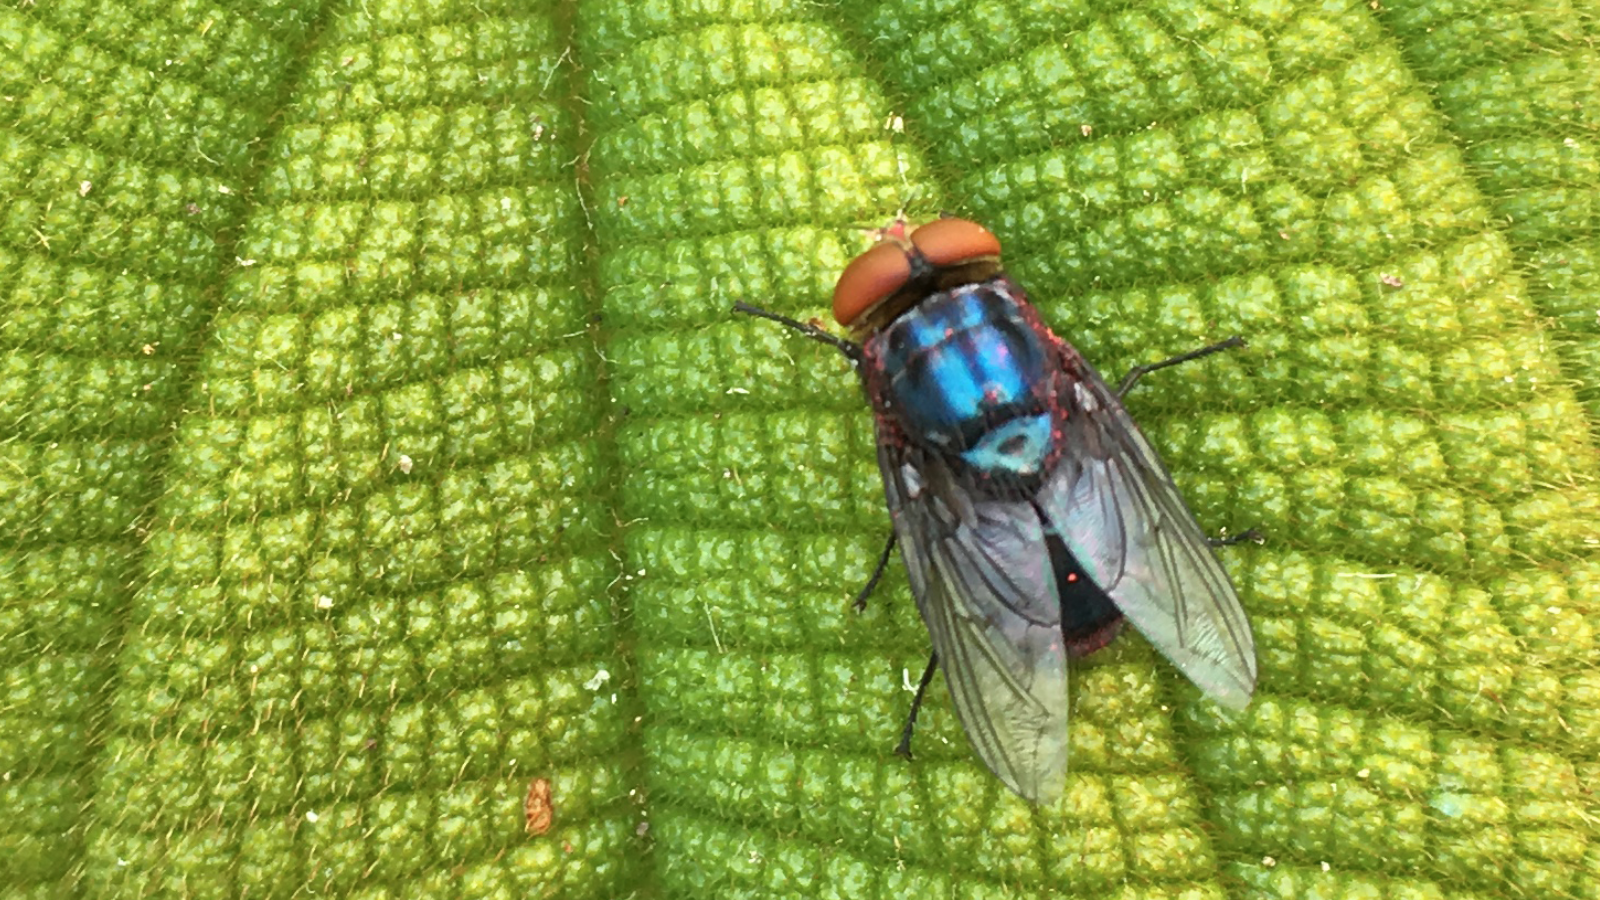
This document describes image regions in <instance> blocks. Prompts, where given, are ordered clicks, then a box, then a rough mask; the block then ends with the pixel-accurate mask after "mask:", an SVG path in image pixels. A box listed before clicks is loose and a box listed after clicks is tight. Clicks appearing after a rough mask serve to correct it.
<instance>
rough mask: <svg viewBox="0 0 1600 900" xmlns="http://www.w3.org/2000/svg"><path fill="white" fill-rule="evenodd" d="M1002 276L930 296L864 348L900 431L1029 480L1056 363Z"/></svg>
mask: <svg viewBox="0 0 1600 900" xmlns="http://www.w3.org/2000/svg"><path fill="white" fill-rule="evenodd" d="M1013 290H1014V288H1013V286H1012V285H1011V283H1010V281H1009V280H1006V279H999V278H997V279H992V280H990V281H985V282H981V283H978V284H972V285H965V286H962V287H959V288H956V289H954V290H950V291H943V292H939V293H935V294H932V295H930V296H928V297H927V299H925V300H923V301H922V302H921V303H918V304H917V305H916V306H914V307H912V308H911V309H909V310H907V311H906V312H905V313H904V314H903V315H901V316H900V317H899V318H898V319H896V320H895V321H894V322H892V323H891V324H890V325H889V326H888V327H887V328H885V329H884V330H883V331H881V332H879V333H878V334H876V335H874V336H873V337H872V338H871V339H870V341H869V346H868V347H867V348H866V349H867V353H868V355H869V357H873V358H875V360H876V362H877V364H878V365H879V366H880V367H881V368H880V371H881V373H882V376H883V381H882V382H881V384H882V386H883V389H884V391H885V393H886V394H887V397H886V398H885V399H887V400H888V406H889V409H891V410H893V412H894V415H895V416H896V417H897V418H898V420H899V423H900V426H901V427H902V428H903V429H904V430H905V431H906V433H907V434H908V435H909V436H911V437H912V438H913V439H915V440H917V441H918V442H920V443H923V444H925V445H929V446H931V447H933V448H935V449H938V450H941V451H944V452H947V453H951V454H955V455H959V456H960V457H961V458H962V459H964V460H965V461H966V462H967V463H968V464H969V465H971V466H972V467H973V468H975V469H977V470H978V471H980V472H984V473H992V474H1011V475H1021V476H1028V475H1036V474H1038V473H1039V472H1040V471H1041V470H1042V468H1043V466H1044V464H1045V461H1046V459H1047V457H1048V456H1049V455H1050V451H1051V440H1050V437H1051V430H1052V429H1051V421H1050V410H1049V404H1048V403H1047V399H1048V396H1049V391H1050V389H1051V385H1052V383H1053V382H1052V376H1053V373H1054V372H1056V371H1058V370H1059V363H1058V361H1057V360H1056V359H1055V354H1054V352H1053V351H1052V350H1051V347H1050V344H1049V343H1048V342H1047V340H1046V339H1045V337H1044V336H1043V335H1042V334H1041V333H1040V331H1039V329H1038V328H1036V327H1035V326H1034V324H1033V323H1032V322H1031V321H1030V320H1029V319H1028V318H1027V317H1026V315H1025V314H1024V312H1023V308H1022V307H1021V305H1020V304H1019V303H1018V302H1017V300H1018V298H1017V297H1016V296H1015V295H1014V294H1013V293H1012V291H1013Z"/></svg>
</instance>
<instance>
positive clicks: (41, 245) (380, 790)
mask: <svg viewBox="0 0 1600 900" xmlns="http://www.w3.org/2000/svg"><path fill="white" fill-rule="evenodd" d="M530 6H532V7H534V8H529V7H530ZM1596 37H1597V28H1596V18H1595V14H1594V11H1593V10H1592V9H1590V8H1588V7H1586V6H1584V5H1582V4H1569V3H1566V2H1564V0H1554V2H1545V3H1532V2H1526V0H1496V2H1490V0H1461V2H1446V0H1437V2H1423V0H1396V2H1391V0H1382V2H1379V0H1373V2H1370V3H1360V4H1350V3H1344V2H1341V3H1324V4H1317V3H1299V4H1296V3H1290V2H1286V0H1285V2H1274V0H1259V2H1249V3H1242V4H1241V3H1232V2H1229V3H1223V2H1200V3H1196V2H1193V0H1182V2H1179V0H1157V2H1149V3H1142V4H1139V5H1137V6H1130V5H1128V4H1125V3H1105V4H1099V3H1091V2H1086V0H1085V2H1072V0H987V2H977V3H971V2H964V3H957V2H945V0H939V2H887V0H886V2H878V3H873V2H839V3H798V2H795V3H784V2H779V0H746V2H738V0H727V2H717V0H704V2H696V3H689V2H667V0H647V2H639V0H595V2H586V3H582V4H573V3H543V4H520V3H499V4H497V3H495V2H493V0H478V2H471V3H466V2H454V0H439V2H435V3H427V4H422V3H415V2H411V0H373V2H363V3H358V4H349V5H328V6H322V5H317V4H314V3H298V4H297V3H296V2H295V0H276V2H270V3H267V4H254V5H250V6H245V7H239V8H232V7H227V6H223V5H217V4H209V3H205V2H182V3H178V4H176V5H173V4H168V3H155V2H150V0H135V2H122V3H94V2H79V0H38V2H37V3H35V2H30V0H23V2H20V3H16V4H12V5H11V6H8V7H6V8H4V9H0V429H3V430H0V809H4V810H5V811H6V812H7V815H6V816H5V817H4V819H3V821H0V897H5V898H12V897H15V898H24V897H39V898H44V897H51V898H54V897H82V898H101V897H121V896H160V897H193V898H202V897H239V896H245V897H252V898H259V897H266V898H280V897H281V898H289V897H298V896H303V895H309V894H313V893H314V894H316V895H318V896H334V897H349V898H380V897H398V896H402V895H403V896H438V897H457V896H467V897H505V898H513V897H530V896H532V897H625V896H650V897H719V898H721V897H742V896H748V897H766V896H795V897H840V898H844V897H849V898H857V897H896V898H898V897H938V898H958V897H959V898H968V897H1009V896H1081V897H1107V896H1111V897H1118V898H1129V900H1132V898H1168V897H1170V898H1179V897H1183V898H1221V897H1261V898H1267V897H1282V898H1302V897H1305V898H1310V897H1347V898H1360V897H1405V898H1445V897H1462V898H1468V897H1483V898H1488V897H1498V896H1513V897H1521V896H1526V897H1568V898H1600V826H1597V825H1596V822H1600V809H1597V802H1596V800H1595V791H1596V790H1597V789H1600V490H1597V487H1596V476H1597V474H1600V457H1597V455H1596V446H1597V445H1596V435H1597V434H1600V430H1597V428H1596V425H1597V423H1600V378H1597V377H1596V376H1595V373H1596V372H1597V371H1600V314H1597V312H1596V310H1600V161H1597V147H1600V119H1597V116H1600V113H1597V111H1600V53H1597V51H1596V50H1595V49H1594V44H1595V39H1596ZM902 206H909V207H910V208H911V210H912V211H913V213H914V214H917V215H921V216H927V215H932V214H933V213H934V212H935V211H937V210H940V209H950V210H959V211H961V212H963V214H965V215H968V216H970V217H973V218H976V219H978V220H980V221H983V222H984V223H986V224H988V225H989V226H990V227H992V228H993V230H994V231H995V232H996V233H997V234H999V235H1000V237H1001V238H1002V240H1003V241H1004V242H1005V246H1006V253H1007V263H1008V267H1009V268H1010V269H1011V270H1013V271H1014V273H1015V274H1016V275H1017V277H1018V278H1019V280H1020V281H1021V282H1022V283H1023V284H1024V285H1026V286H1027V288H1028V289H1029V291H1030V292H1031V294H1032V296H1033V297H1034V298H1035V299H1036V300H1037V302H1038V304H1039V306H1040V308H1041V310H1042V311H1043V312H1044V314H1045V316H1046V318H1047V319H1048V321H1050V322H1051V324H1052V326H1053V327H1054V328H1055V329H1056V331H1057V332H1058V333H1060V334H1062V335H1063V336H1065V337H1067V338H1068V339H1069V340H1071V341H1073V343H1074V344H1075V345H1076V346H1078V347H1079V348H1081V349H1082V350H1083V351H1084V352H1085V353H1086V354H1087V355H1088V356H1089V357H1090V358H1091V359H1092V360H1094V361H1095V363H1096V365H1098V366H1099V367H1100V368H1101V369H1102V370H1104V371H1106V372H1108V373H1112V374H1115V373H1118V372H1120V371H1122V370H1124V369H1125V368H1126V367H1128V366H1129V365H1132V364H1134V363H1137V362H1144V361H1150V360H1153V359H1158V358H1161V357H1163V356H1167V355H1170V354H1173V353H1177V352H1181V351H1184V350H1188V349H1191V348H1192V347H1195V346H1198V345H1200V344H1202V343H1206V342H1208V341H1211V340H1215V339H1217V338H1220V337H1223V336H1226V335H1230V334H1234V333H1239V334H1243V335H1245V336H1246V337H1247V338H1248V339H1249V342H1250V346H1249V348H1248V349H1247V350H1245V351H1243V352H1239V353H1235V354H1230V355H1227V356H1224V357H1221V358H1216V359H1211V360H1207V361H1206V362H1204V363H1199V364H1195V365H1193V366H1186V367H1183V368H1182V369H1179V370H1175V371H1170V372H1163V373H1161V374H1160V375H1159V376H1154V377H1152V379H1151V380H1150V381H1151V383H1150V384H1148V385H1145V386H1141V388H1140V389H1139V391H1137V392H1136V393H1135V394H1133V396H1132V399H1131V402H1132V405H1133V408H1134V412H1135V413H1136V414H1137V415H1138V416H1139V418H1140V421H1141V423H1143V424H1144V426H1145V428H1146V429H1147V431H1148V433H1149V434H1150V436H1151V439H1152V440H1153V441H1154V442H1155V444H1156V445H1157V446H1159V447H1160V448H1161V450H1162V452H1163V454H1164V455H1165V457H1166V458H1167V460H1168V462H1169V464H1170V465H1171V468H1172V470H1173V472H1174V475H1175V477H1176V478H1177V480H1178V482H1179V484H1180V485H1181V486H1182V487H1183V489H1184V490H1185V493H1186V496H1187V497H1188V498H1189V500H1190V502H1191V504H1192V506H1193V507H1194V509H1195V511H1196V513H1197V515H1198V516H1199V517H1200V519H1201V521H1202V522H1203V523H1205V524H1206V526H1207V527H1208V528H1222V527H1228V528H1234V529H1238V528H1244V527H1256V528H1258V529H1261V530H1262V531H1264V532H1265V533H1266V534H1267V535H1268V536H1269V540H1268V542H1267V543H1266V544H1265V545H1264V546H1261V547H1255V546H1249V545H1247V546H1244V547H1236V548H1233V549H1229V550H1226V551H1223V553H1225V557H1224V559H1225V562H1226V564H1227V565H1228V566H1229V568H1230V570H1231V571H1232V573H1233V575H1234V577H1235V580H1236V581H1237V582H1238V584H1239V586H1240V591H1241V595H1242V597H1243V599H1244V602H1245V605H1246V607H1247V608H1248V609H1249V611H1250V613H1251V616H1252V620H1253V622H1254V627H1255V629H1256V635H1257V641H1258V645H1259V648H1260V661H1261V686H1260V690H1259V693H1258V695H1257V698H1256V700H1255V702H1254V703H1253V704H1252V705H1251V707H1250V708H1249V709H1248V710H1247V711H1246V712H1244V713H1242V714H1239V715H1232V714H1225V713H1224V712H1222V711H1220V710H1218V709H1217V708H1215V707H1213V706H1211V705H1209V704H1208V703H1206V702H1205V701H1202V700H1201V699H1199V695H1198V693H1197V692H1196V691H1195V690H1194V689H1193V688H1191V687H1190V686H1188V685H1187V684H1186V683H1184V682H1183V680H1182V678H1181V676H1179V675H1177V674H1176V673H1175V672H1174V671H1173V670H1171V669H1170V667H1168V666H1167V665H1166V664H1165V663H1164V662H1161V661H1160V660H1159V658H1158V657H1157V655H1156V654H1154V653H1152V652H1151V650H1150V648H1149V647H1148V646H1147V645H1145V644H1144V643H1143V642H1142V641H1141V640H1140V639H1138V638H1137V637H1131V636H1130V637H1128V638H1125V639H1122V640H1119V641H1118V642H1117V644H1116V645H1114V647H1113V648H1112V649H1110V650H1108V651H1106V652H1104V653H1102V654H1097V655H1096V657H1095V658H1093V659H1092V660H1091V661H1089V663H1088V664H1087V665H1085V666H1084V667H1083V668H1082V669H1081V670H1080V671H1078V672H1076V673H1075V675H1074V680H1073V686H1074V694H1075V698H1074V703H1075V707H1074V711H1073V719H1072V726H1071V738H1072V772H1071V774H1070V776H1069V782H1068V786H1067V791H1066V795H1065V797H1064V798H1063V800H1062V801H1061V803H1060V804H1059V805H1058V806H1056V807H1054V808H1050V809H1041V810H1034V809H1032V808H1031V807H1028V806H1027V805H1025V804H1024V803H1022V801H1020V800H1018V799H1017V798H1015V797H1014V796H1012V795H1011V794H1009V793H1008V792H1006V791H1005V789H1004V788H1003V787H1002V786H1001V785H1000V784H999V782H998V781H996V780H995V779H994V778H993V777H992V776H990V775H989V773H988V772H987V771H986V770H985V769H984V768H983V767H982V765H981V764H980V763H978V762H977V761H976V760H975V758H974V757H973V755H972V753H971V752H970V751H969V749H968V747H967V745H966V743H965V740H964V738H963V736H962V734H961V731H960V727H959V725H958V723H956V722H955V720H954V717H953V716H952V715H951V712H950V705H949V698H948V696H947V694H946V693H945V692H944V690H943V687H942V685H939V686H936V688H935V690H934V691H933V693H932V694H931V695H930V700H929V703H928V705H927V706H926V707H925V708H924V711H923V719H922V720H921V722H920V724H919V730H918V739H917V756H916V759H915V760H914V761H913V762H910V763H907V762H905V761H902V760H900V759H898V758H896V757H894V756H893V754H892V753H891V749H892V747H893V746H894V743H895V740H896V737H897V735H898V732H899V728H900V724H901V718H902V716H903V715H904V713H905V710H906V708H907V705H908V701H909V694H908V693H906V690H905V687H906V683H905V682H906V680H907V679H908V678H910V679H912V680H914V678H915V674H916V672H917V671H919V670H920V669H919V667H920V665H921V662H922V660H923V659H924V653H925V652H926V635H925V632H924V631H923V629H922V626H921V623H920V621H919V620H918V618H917V616H916V614H915V612H914V607H913V605H912V604H911V603H910V602H909V596H908V588H907V586H906V582H905V579H904V577H903V575H902V574H900V573H899V572H898V571H892V573H891V575H890V577H889V578H888V579H886V581H885V583H884V584H883V585H882V586H881V587H880V589H879V591H878V593H877V594H876V595H875V597H874V598H873V600H872V603H871V605H870V607H869V608H868V610H867V611H866V612H865V613H863V614H861V615H856V614H854V613H852V612H851V611H850V609H849V602H850V599H851V597H852V596H853V595H854V593H855V591H856V589H857V588H858V587H859V586H860V584H861V583H862V581H863V579H864V578H865V577H866V575H867V573H868V572H869V571H870V570H871V566H872V563H873V561H874V559H875V558H876V554H877V552H878V549H879V547H880V546H881V543H880V542H881V540H882V538H883V536H884V533H885V529H886V528H887V516H886V515H885V513H884V511H883V508H882V499H881V498H882V494H881V488H880V487H879V485H878V484H877V473H876V467H875V465H874V453H873V434H872V421H871V416H870V414H869V413H868V411H867V410H866V408H865V405H864V403H863V401H862V399H861V397H860V396H859V393H858V391H857V389H856V388H855V385H854V383H853V379H852V377H851V375H850V373H849V371H848V370H847V368H846V367H845V366H843V365H841V363H840V361H839V360H838V359H837V358H836V356H830V355H829V354H830V351H828V350H827V349H826V348H823V347H819V346H815V345H813V344H811V343H809V342H806V341H803V340H801V339H798V338H796V337H795V336H793V335H791V334H787V333H785V332H784V331H783V330H781V329H779V328H776V327H775V326H773V325H772V324H771V323H767V322H761V321H755V320H749V319H743V318H736V317H734V316H732V315H731V314H730V312H729V307H730V306H731V304H732V302H733V301H735V300H739V299H744V300H749V301H751V302H756V303H759V304H761V305H764V306H769V307H772V308H775V309H778V310H783V311H786V312H788V313H791V314H795V315H800V316H802V317H810V316H813V315H820V314H822V313H823V311H824V309H825V306H826V297H827V295H828V292H829V290H830V287H831V284H832V281H833V279H834V278H835V276H836V274H837V273H838V271H839V270H840V268H841V267H842V266H843V264H844V263H845V262H846V261H847V260H848V259H849V258H850V257H852V256H853V255H854V254H855V253H857V252H859V251H860V250H861V249H863V248H864V247H865V246H867V243H868V240H869V237H868V235H867V232H866V229H870V228H872V227H875V226H879V225H881V224H883V222H885V221H886V220H887V219H888V218H889V217H890V216H892V215H893V214H894V212H895V211H896V210H897V209H899V208H900V207H902ZM536 778H545V779H548V780H549V781H550V782H551V784H552V791H553V802H554V821H553V825H552V827H551V829H550V830H549V832H548V833H545V834H530V833H529V830H528V829H526V828H525V823H524V810H523V804H524V797H525V795H526V794H527V792H528V788H529V784H530V782H531V781H532V780H533V779H536Z"/></svg>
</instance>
